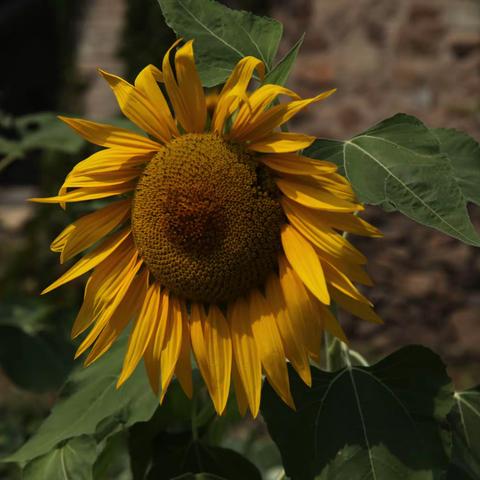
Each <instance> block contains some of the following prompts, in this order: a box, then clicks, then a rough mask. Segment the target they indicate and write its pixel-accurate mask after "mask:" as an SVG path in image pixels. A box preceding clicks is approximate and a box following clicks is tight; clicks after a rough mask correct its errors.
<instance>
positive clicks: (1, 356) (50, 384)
mask: <svg viewBox="0 0 480 480" xmlns="http://www.w3.org/2000/svg"><path fill="white" fill-rule="evenodd" d="M72 358H73V348H70V345H68V344H65V342H62V341H61V339H59V338H58V337H56V336H55V335H52V334H49V333H46V332H45V333H38V334H33V335H32V334H28V333H26V332H24V331H23V330H21V329H20V328H17V327H11V326H6V325H2V326H0V365H1V366H2V368H3V370H4V371H5V373H6V374H7V376H8V377H9V378H10V379H11V380H12V381H13V382H14V383H15V384H16V385H18V386H19V387H21V388H24V389H26V390H31V391H34V392H47V391H52V390H55V389H57V388H59V387H60V386H61V385H62V384H63V382H64V380H65V378H66V376H67V374H68V372H69V371H70V369H71V367H72Z"/></svg>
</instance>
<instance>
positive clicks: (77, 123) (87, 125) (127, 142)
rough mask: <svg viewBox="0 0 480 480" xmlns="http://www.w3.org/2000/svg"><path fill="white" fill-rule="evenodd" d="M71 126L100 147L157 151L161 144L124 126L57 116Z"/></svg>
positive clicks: (141, 151)
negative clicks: (119, 126)
mask: <svg viewBox="0 0 480 480" xmlns="http://www.w3.org/2000/svg"><path fill="white" fill-rule="evenodd" d="M58 118H59V119H60V120H62V121H63V122H65V123H66V124H67V125H68V126H69V127H71V128H73V130H75V131H76V132H77V133H78V134H79V135H81V136H82V137H83V138H84V139H85V140H88V141H89V142H91V143H94V144H95V145H100V146H102V147H121V148H129V149H134V150H138V152H139V153H145V152H158V150H160V149H161V148H162V146H161V145H160V144H159V143H157V142H154V141H153V140H150V139H149V138H147V137H143V136H141V135H137V134H136V133H132V132H129V131H128V130H125V129H124V128H118V127H113V126H112V125H105V124H103V123H97V122H90V121H89V120H82V119H81V118H67V117H58Z"/></svg>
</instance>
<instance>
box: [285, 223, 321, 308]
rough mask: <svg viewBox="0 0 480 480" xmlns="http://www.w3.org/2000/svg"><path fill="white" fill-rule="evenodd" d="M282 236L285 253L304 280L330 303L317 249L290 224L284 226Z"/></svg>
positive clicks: (308, 286)
mask: <svg viewBox="0 0 480 480" xmlns="http://www.w3.org/2000/svg"><path fill="white" fill-rule="evenodd" d="M281 238H282V245H283V250H284V252H285V255H286V257H287V259H288V261H289V263H290V265H291V266H292V267H293V269H294V270H295V272H296V273H297V275H298V276H299V277H300V278H301V279H302V282H303V283H304V284H305V286H306V287H307V288H308V289H309V290H310V291H311V292H312V293H313V294H314V295H315V296H316V297H317V298H318V299H319V300H320V301H321V302H322V303H325V304H326V305H329V304H330V295H329V293H328V289H327V283H326V281H325V276H324V273H323V268H322V265H321V263H320V260H319V258H318V255H317V253H316V252H315V249H314V248H313V247H312V245H311V244H310V243H309V242H308V240H306V239H305V238H304V237H302V235H301V234H300V233H298V232H297V230H295V228H294V227H292V226H291V225H288V224H286V225H284V226H283V227H282V231H281Z"/></svg>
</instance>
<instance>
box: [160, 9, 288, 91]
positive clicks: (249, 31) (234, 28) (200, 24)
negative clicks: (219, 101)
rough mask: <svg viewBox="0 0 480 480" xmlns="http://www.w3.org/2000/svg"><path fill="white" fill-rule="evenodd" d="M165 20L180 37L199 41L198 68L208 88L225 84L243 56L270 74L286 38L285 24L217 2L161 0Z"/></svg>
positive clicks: (196, 52)
mask: <svg viewBox="0 0 480 480" xmlns="http://www.w3.org/2000/svg"><path fill="white" fill-rule="evenodd" d="M159 4H160V7H161V9H162V12H163V15H164V17H165V21H166V22H167V24H168V25H169V26H170V27H171V28H172V29H173V30H174V32H175V33H176V34H177V36H179V37H183V38H184V39H185V40H190V39H192V38H193V39H195V45H194V48H195V56H196V62H197V68H198V71H199V73H200V77H201V79H202V83H203V85H204V86H206V87H213V86H215V85H219V84H220V83H223V82H224V81H225V79H226V78H227V77H228V76H229V75H230V72H231V71H232V69H233V67H234V66H235V65H236V63H237V62H238V61H239V60H241V59H242V58H243V57H246V56H248V55H252V56H254V57H257V58H259V59H260V60H262V61H263V62H265V66H266V69H267V71H269V70H270V69H271V68H272V66H273V61H274V58H275V55H276V53H277V50H278V44H279V42H280V39H281V37H282V30H283V28H282V24H281V23H279V22H277V21H276V20H273V19H271V18H267V17H259V16H256V15H253V14H252V13H250V12H244V11H240V10H232V9H230V8H228V7H225V6H224V5H222V4H220V3H218V2H215V1H213V0H159Z"/></svg>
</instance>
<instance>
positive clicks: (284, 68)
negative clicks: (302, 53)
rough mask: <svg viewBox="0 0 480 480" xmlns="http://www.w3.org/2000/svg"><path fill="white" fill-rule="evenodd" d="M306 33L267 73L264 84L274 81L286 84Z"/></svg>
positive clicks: (278, 83)
mask: <svg viewBox="0 0 480 480" xmlns="http://www.w3.org/2000/svg"><path fill="white" fill-rule="evenodd" d="M304 38H305V34H303V35H302V36H301V37H300V38H299V39H298V41H297V43H295V45H294V46H293V47H292V48H291V49H290V51H289V52H288V53H287V54H286V55H285V56H284V57H283V58H282V59H281V60H280V61H279V62H278V63H277V65H275V67H274V68H273V69H272V70H270V72H268V74H267V75H265V80H264V81H263V83H264V84H267V83H273V84H275V85H285V84H286V83H287V80H288V77H289V75H290V72H291V71H292V68H293V66H294V64H295V60H296V59H297V55H298V51H299V50H300V47H301V46H302V43H303V39H304Z"/></svg>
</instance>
